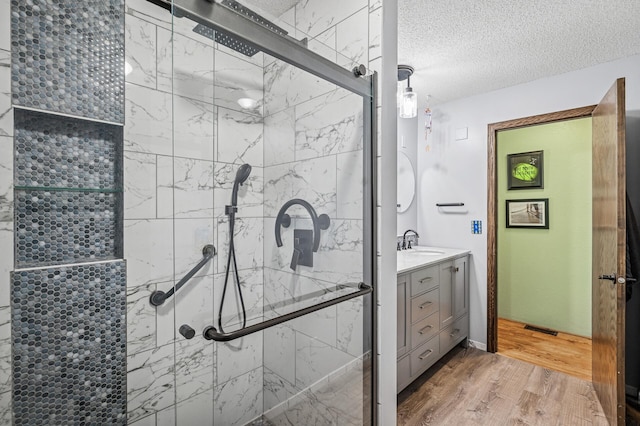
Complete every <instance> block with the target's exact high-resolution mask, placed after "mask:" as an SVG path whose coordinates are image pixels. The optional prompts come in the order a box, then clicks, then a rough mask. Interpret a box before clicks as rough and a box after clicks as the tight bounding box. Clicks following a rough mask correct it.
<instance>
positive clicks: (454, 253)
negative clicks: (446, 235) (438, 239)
mask: <svg viewBox="0 0 640 426" xmlns="http://www.w3.org/2000/svg"><path fill="white" fill-rule="evenodd" d="M470 252H471V251H470V250H464V249H455V248H444V247H425V246H416V247H414V248H411V249H407V250H400V251H398V252H397V253H398V267H397V270H398V274H404V273H405V272H410V271H413V270H415V269H420V268H422V267H425V266H429V265H433V264H436V263H439V262H442V261H443V260H449V259H455V258H456V257H460V256H464V255H465V254H469V253H470Z"/></svg>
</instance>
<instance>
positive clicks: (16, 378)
mask: <svg viewBox="0 0 640 426" xmlns="http://www.w3.org/2000/svg"><path fill="white" fill-rule="evenodd" d="M0 8H2V10H0V16H2V17H4V16H6V17H7V19H6V20H3V21H2V22H0V24H2V23H6V24H7V25H0V27H2V28H3V29H4V28H5V27H6V31H2V32H1V33H0V61H1V62H0V65H1V66H4V65H5V61H4V60H5V59H9V58H10V59H11V60H10V61H8V60H7V61H6V63H7V67H6V69H7V71H8V70H10V82H9V81H7V83H8V84H7V85H6V86H5V81H4V80H3V79H0V108H2V111H0V113H2V115H1V116H0V137H1V136H3V135H4V134H6V135H8V136H9V137H7V138H6V140H7V142H8V143H7V144H6V146H4V145H0V149H2V148H3V147H5V148H9V149H8V150H3V151H2V152H6V153H8V157H9V158H10V159H11V160H13V161H10V165H11V167H10V168H8V167H7V170H10V172H11V173H10V174H11V179H10V182H11V185H10V186H9V188H8V192H7V193H8V194H9V193H10V195H11V197H7V198H8V199H10V201H11V205H9V208H8V209H7V208H6V206H5V205H4V204H6V203H4V202H3V201H4V200H3V197H2V194H1V193H0V212H2V211H4V210H7V211H9V212H11V213H12V214H11V221H10V222H9V221H7V223H10V224H11V230H12V232H11V237H12V238H11V240H12V243H13V244H12V249H8V247H5V245H2V247H0V250H2V254H3V256H2V257H3V258H4V257H5V254H6V258H8V259H11V263H12V265H11V267H12V268H16V269H15V270H14V271H13V272H12V273H11V277H10V280H9V274H8V273H6V275H5V276H3V277H2V280H1V281H0V283H2V284H4V282H7V284H8V287H9V286H10V290H9V289H7V296H8V295H9V294H10V298H11V300H10V304H11V306H10V309H9V306H6V307H5V306H4V305H5V304H4V303H2V304H1V305H0V341H1V343H5V342H4V340H5V339H6V341H7V342H9V341H10V342H11V345H3V348H4V347H5V346H9V347H10V348H11V352H10V353H8V354H6V353H5V352H4V351H3V352H2V353H0V392H2V393H0V425H3V426H4V425H9V424H14V425H35V424H51V425H62V424H65V425H67V424H68V425H72V424H114V425H124V424H126V404H127V399H126V389H127V385H126V268H125V262H124V261H123V260H115V261H106V262H105V260H112V259H121V258H122V252H123V249H122V246H123V241H122V216H123V212H122V210H123V209H122V203H123V194H122V179H123V176H122V162H123V159H122V156H123V154H122V145H123V125H122V124H123V123H124V1H123V0H107V1H95V0H94V1H84V2H77V1H72V0H33V1H29V2H25V1H19V0H0ZM9 9H10V10H9ZM9 17H10V19H9ZM9 21H10V25H9ZM4 48H6V49H7V53H9V51H8V49H10V54H9V55H7V56H6V58H5V55H4V53H3V50H2V49H4ZM0 71H2V68H1V67H0ZM2 76H3V74H0V77H2ZM7 80H8V79H7ZM5 94H6V95H7V96H6V100H10V103H8V105H9V107H10V108H9V110H7V112H6V113H4V106H5V104H4V100H5V96H4V95H5ZM12 107H14V108H12ZM25 108H26V109H25ZM34 110H37V111H34ZM60 114H63V115H60ZM67 115H70V116H73V117H76V118H70V117H67ZM9 119H10V123H11V127H10V130H9V131H7V128H6V127H3V126H2V125H3V124H4V123H8V122H9ZM96 120H98V121H96ZM3 132H4V133H3ZM1 139H2V138H0V143H3V142H4V141H3V140H1ZM8 163H9V162H8ZM3 168H4V164H3V163H2V162H1V161H0V172H2V171H3ZM0 189H1V190H2V191H3V192H4V190H5V189H6V188H4V187H2V188H0ZM0 216H1V215H0ZM0 231H2V229H1V227H0ZM0 237H1V235H0ZM2 241H4V240H0V242H2ZM5 251H9V253H4V252H5ZM88 262H91V263H88ZM62 263H64V264H65V265H64V266H58V267H56V266H55V265H56V264H62ZM0 266H2V265H0ZM1 269H2V268H0V270H1ZM5 278H6V279H5ZM8 298H9V297H7V299H8ZM6 305H9V300H7V303H6ZM11 378H12V379H13V380H11ZM11 403H12V404H13V407H12V408H13V409H12V410H11Z"/></svg>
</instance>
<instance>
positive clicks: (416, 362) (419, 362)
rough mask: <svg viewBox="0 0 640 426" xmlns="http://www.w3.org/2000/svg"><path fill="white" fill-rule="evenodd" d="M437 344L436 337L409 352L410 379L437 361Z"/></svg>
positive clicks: (438, 351)
mask: <svg viewBox="0 0 640 426" xmlns="http://www.w3.org/2000/svg"><path fill="white" fill-rule="evenodd" d="M439 343H440V342H439V340H438V337H437V336H436V337H434V338H433V339H431V340H429V341H428V342H427V343H425V344H424V345H422V346H420V347H418V348H416V349H414V350H413V352H411V377H415V376H417V375H418V374H422V372H424V371H425V370H426V369H427V368H429V367H431V366H432V365H433V364H434V363H435V362H436V361H437V360H438V358H439V353H440V349H439V348H440V347H439Z"/></svg>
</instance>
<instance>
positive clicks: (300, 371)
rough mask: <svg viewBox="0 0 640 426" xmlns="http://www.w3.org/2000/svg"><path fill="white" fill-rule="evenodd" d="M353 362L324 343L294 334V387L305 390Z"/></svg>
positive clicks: (350, 357) (348, 356)
mask: <svg viewBox="0 0 640 426" xmlns="http://www.w3.org/2000/svg"><path fill="white" fill-rule="evenodd" d="M350 361H353V357H352V356H351V355H348V354H346V353H344V352H342V351H341V350H339V349H336V348H334V347H332V346H330V345H327V344H326V343H324V342H321V341H319V340H317V339H313V338H311V337H308V336H306V335H305V334H303V333H296V386H297V387H299V388H306V387H308V386H311V385H312V384H314V383H315V382H317V381H318V380H320V379H323V378H325V377H327V376H328V375H329V374H331V373H332V372H334V371H335V370H337V369H339V368H340V367H342V366H344V365H345V364H347V363H348V362H350Z"/></svg>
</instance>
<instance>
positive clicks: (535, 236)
mask: <svg viewBox="0 0 640 426" xmlns="http://www.w3.org/2000/svg"><path fill="white" fill-rule="evenodd" d="M497 140H498V143H497V145H498V164H497V167H498V194H497V195H498V315H499V316H500V317H502V318H508V319H512V320H515V321H520V322H524V323H528V324H532V325H537V326H542V327H547V328H551V329H554V330H558V331H564V332H567V333H572V334H577V335H580V336H588V337H590V336H591V118H584V119H579V120H571V121H563V122H559V123H553V124H545V125H539V126H531V127H526V128H522V129H515V130H507V131H502V132H499V133H498V139H497ZM539 150H543V151H544V188H543V189H523V190H510V191H508V190H507V154H513V153H518V152H528V151H539ZM525 198H548V199H549V229H522V228H520V229H517V228H516V229H514V228H508V229H507V228H506V227H505V220H506V212H505V210H506V208H505V200H507V199H525Z"/></svg>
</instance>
